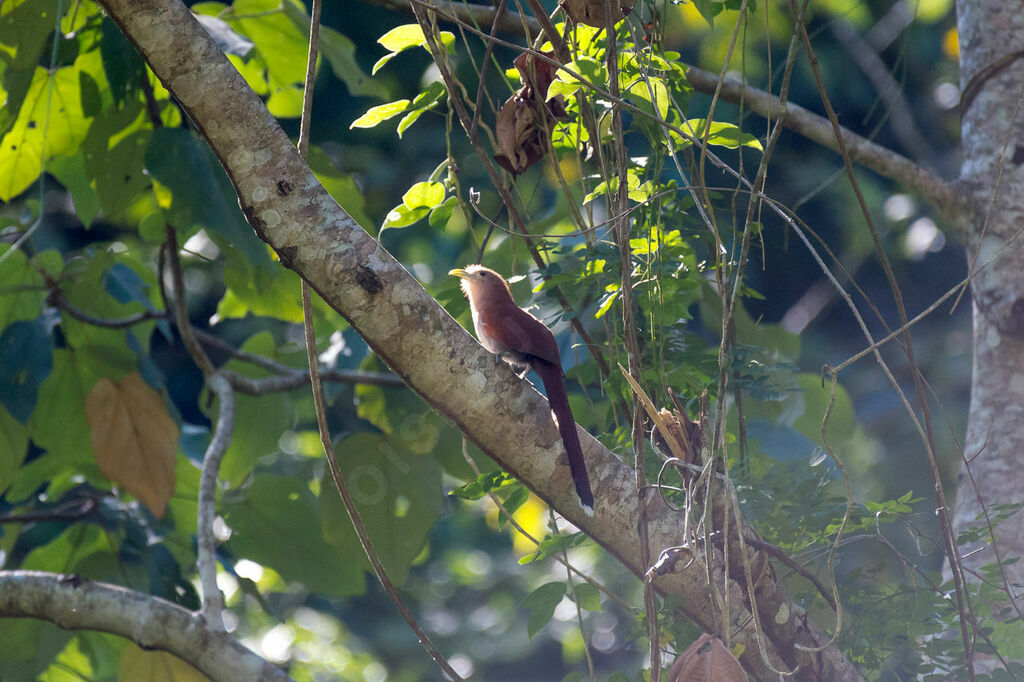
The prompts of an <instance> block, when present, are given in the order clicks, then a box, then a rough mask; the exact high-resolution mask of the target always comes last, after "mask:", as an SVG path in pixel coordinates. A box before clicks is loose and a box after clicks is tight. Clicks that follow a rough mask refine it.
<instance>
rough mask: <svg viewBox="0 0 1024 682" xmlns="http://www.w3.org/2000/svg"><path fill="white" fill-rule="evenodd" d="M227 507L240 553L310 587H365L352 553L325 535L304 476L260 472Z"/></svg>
mask: <svg viewBox="0 0 1024 682" xmlns="http://www.w3.org/2000/svg"><path fill="white" fill-rule="evenodd" d="M224 511H225V517H226V520H227V522H228V525H229V526H230V527H231V531H232V532H231V541H230V546H231V549H232V551H233V552H234V553H235V555H236V556H244V557H246V558H247V559H250V560H252V561H255V562H257V563H260V564H263V565H265V566H269V567H271V568H273V569H274V570H275V571H277V572H278V573H280V574H281V577H282V578H283V579H284V580H286V581H289V582H298V583H301V584H302V585H303V586H304V587H305V588H306V589H308V590H310V591H311V592H323V593H325V594H327V595H333V596H344V595H353V594H361V593H362V592H363V591H364V589H365V583H364V581H363V575H362V571H361V570H360V567H359V564H358V563H357V562H356V561H353V558H354V557H353V556H346V555H343V554H342V553H341V552H339V551H338V550H337V549H336V548H334V547H331V546H330V545H328V544H327V543H326V542H325V541H324V539H323V536H322V535H321V533H320V524H319V522H318V513H317V502H316V497H314V495H313V493H311V492H310V491H309V487H308V486H307V485H306V483H305V482H304V481H300V480H298V479H297V478H295V477H293V476H271V475H268V474H262V475H260V476H257V477H256V478H255V479H254V480H253V482H252V485H250V486H249V487H248V488H247V489H246V490H245V494H244V498H243V499H242V500H240V501H238V502H234V503H229V504H225V505H224Z"/></svg>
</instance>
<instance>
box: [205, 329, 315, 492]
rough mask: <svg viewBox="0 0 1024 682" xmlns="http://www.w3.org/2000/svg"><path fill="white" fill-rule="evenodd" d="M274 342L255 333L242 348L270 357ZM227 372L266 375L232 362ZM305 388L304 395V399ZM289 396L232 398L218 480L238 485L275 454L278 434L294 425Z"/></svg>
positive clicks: (240, 396) (272, 353) (265, 336)
mask: <svg viewBox="0 0 1024 682" xmlns="http://www.w3.org/2000/svg"><path fill="white" fill-rule="evenodd" d="M274 348H275V346H274V340H273V337H272V336H271V335H270V333H269V332H262V333H260V334H256V335H255V336H253V337H252V338H250V339H249V340H248V341H246V342H245V344H243V346H242V350H244V351H246V352H248V353H256V354H259V355H263V356H266V357H273V356H274ZM227 369H231V370H233V371H236V372H238V373H239V374H243V375H245V376H249V377H252V378H261V377H265V376H268V372H267V371H266V370H264V369H260V368H258V367H254V366H253V365H251V364H247V363H243V362H240V361H238V360H232V361H231V362H229V363H228V364H227ZM308 395H309V394H308V389H307V393H306V396H307V397H308ZM294 422H295V415H294V407H293V401H292V397H291V396H290V395H289V394H288V393H271V394H268V395H264V396H258V397H253V396H247V395H241V394H236V396H235V430H234V435H233V437H232V439H231V444H230V445H229V446H228V449H227V451H226V452H225V453H224V459H223V461H222V462H221V467H220V478H221V480H224V481H227V482H228V483H229V484H230V485H232V486H238V485H241V484H242V483H243V482H244V481H245V478H246V477H247V476H248V475H249V474H250V473H251V472H252V470H253V467H254V466H255V465H256V461H257V460H258V459H259V458H261V457H265V456H267V455H270V454H272V453H274V452H277V450H278V447H277V443H278V441H279V440H280V438H281V434H282V433H284V432H285V431H286V430H287V429H288V428H290V427H291V426H293V425H294Z"/></svg>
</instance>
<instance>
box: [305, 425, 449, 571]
mask: <svg viewBox="0 0 1024 682" xmlns="http://www.w3.org/2000/svg"><path fill="white" fill-rule="evenodd" d="M334 449H335V452H336V453H337V459H338V465H339V466H340V467H341V471H342V475H343V476H344V477H345V481H346V483H347V484H348V487H349V490H350V491H351V493H352V497H353V499H354V500H355V503H356V506H357V507H358V508H359V513H360V515H361V516H362V519H363V523H364V524H365V525H366V531H367V533H368V534H369V536H370V540H371V541H372V542H373V546H374V547H375V548H376V550H377V553H378V554H379V555H380V560H381V562H382V563H383V564H384V568H385V569H386V570H387V572H388V576H389V577H390V578H391V579H392V580H393V581H394V582H395V583H396V584H398V585H401V584H402V583H404V582H405V579H406V577H407V576H408V573H409V567H410V565H411V564H412V561H413V559H415V558H416V556H417V555H418V554H419V553H420V552H421V551H422V550H423V544H424V543H425V542H426V539H427V533H428V531H429V530H430V528H431V527H432V526H433V525H434V521H435V520H437V517H438V516H439V515H440V513H441V509H442V506H443V501H444V495H443V494H442V492H441V469H440V467H439V466H438V464H437V461H436V460H434V458H433V457H431V456H429V455H427V454H415V453H414V452H412V451H411V450H409V449H408V448H405V447H402V445H401V444H400V441H398V440H397V439H392V438H388V437H386V436H384V435H383V434H379V433H370V432H361V433H356V434H353V435H351V436H349V437H348V438H345V439H343V440H342V441H340V442H339V443H338V444H337V445H336V446H335V448H334ZM320 509H321V513H322V523H323V533H324V537H326V538H327V541H328V542H330V543H331V544H332V545H334V546H335V547H336V548H338V549H339V550H341V552H342V553H343V554H344V555H345V556H348V557H356V556H358V557H360V562H359V565H360V566H362V567H364V568H367V569H368V568H369V564H368V562H367V561H366V558H365V555H364V554H363V549H362V546H361V545H360V544H359V539H358V537H357V536H356V534H355V530H354V529H353V527H352V522H351V521H350V520H349V517H348V513H347V512H346V511H345V508H344V506H343V505H342V503H341V498H340V497H339V496H338V492H337V490H336V489H335V487H334V482H333V480H332V479H331V477H330V474H329V473H328V474H325V475H324V480H323V482H322V483H321V486H320Z"/></svg>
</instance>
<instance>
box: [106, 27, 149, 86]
mask: <svg viewBox="0 0 1024 682" xmlns="http://www.w3.org/2000/svg"><path fill="white" fill-rule="evenodd" d="M99 42H100V56H101V57H102V59H103V70H104V71H105V72H106V74H107V83H108V84H109V86H110V93H111V94H112V95H113V96H114V102H115V103H117V104H118V105H121V104H123V103H124V101H125V100H126V99H129V98H131V99H136V98H137V97H138V88H139V84H140V83H141V82H142V79H143V78H145V77H146V65H145V63H144V62H143V61H142V58H141V57H140V56H139V53H138V52H137V51H136V50H135V48H134V47H132V44H131V43H130V42H128V39H127V38H125V37H124V34H123V33H121V30H120V29H119V28H118V27H117V25H116V24H114V22H113V20H112V19H110V17H104V19H103V22H102V24H101V25H100V41H99Z"/></svg>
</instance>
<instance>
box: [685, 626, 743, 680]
mask: <svg viewBox="0 0 1024 682" xmlns="http://www.w3.org/2000/svg"><path fill="white" fill-rule="evenodd" d="M665 682H747V674H746V673H745V672H743V666H741V665H740V662H739V661H737V660H736V657H735V656H733V655H732V652H731V651H729V650H728V649H727V648H726V646H725V644H723V643H722V640H720V639H718V637H717V636H715V635H709V634H706V633H705V634H703V635H701V636H700V637H699V638H697V641H696V642H694V643H693V644H691V645H690V647H689V648H688V649H687V650H686V651H684V652H683V653H681V654H679V657H678V658H676V660H675V662H674V663H673V664H672V667H671V668H669V671H668V675H667V676H666V678H665Z"/></svg>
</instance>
